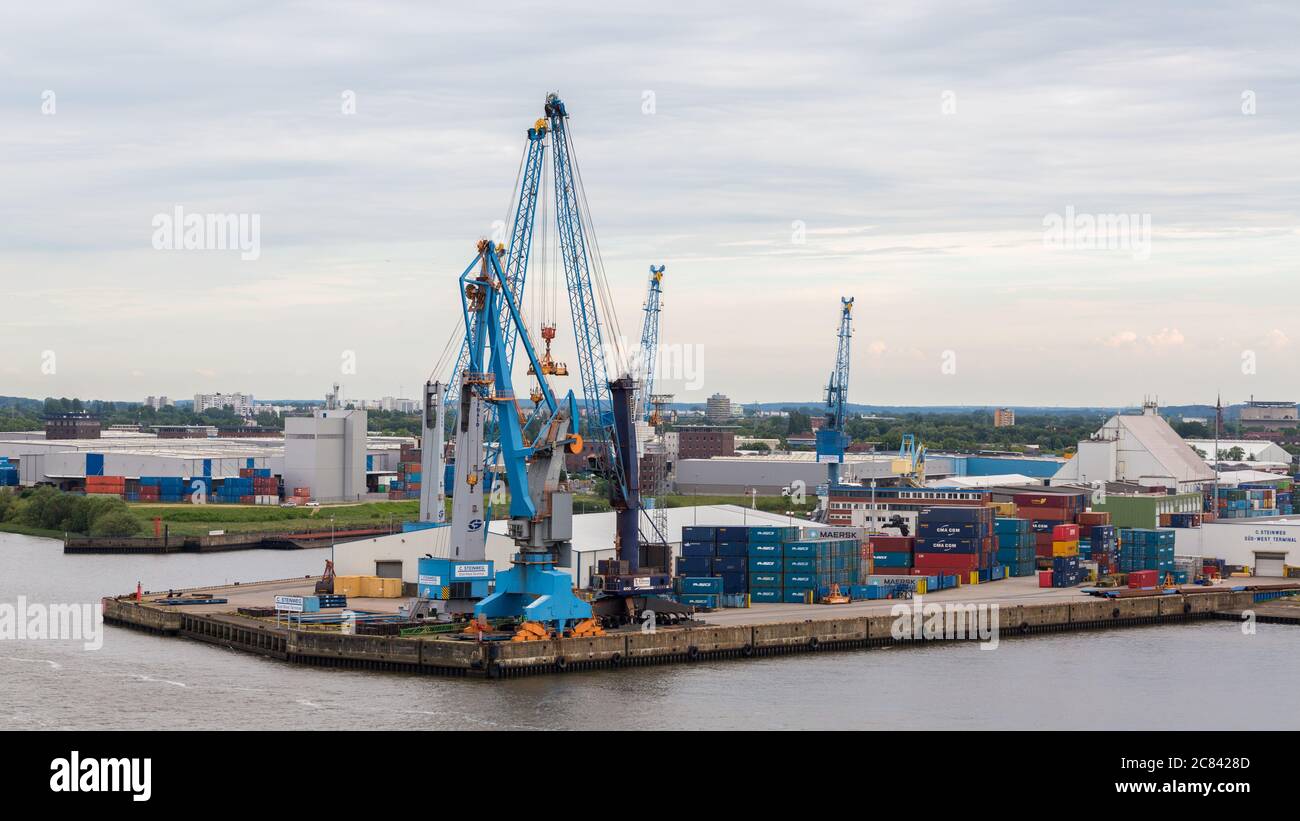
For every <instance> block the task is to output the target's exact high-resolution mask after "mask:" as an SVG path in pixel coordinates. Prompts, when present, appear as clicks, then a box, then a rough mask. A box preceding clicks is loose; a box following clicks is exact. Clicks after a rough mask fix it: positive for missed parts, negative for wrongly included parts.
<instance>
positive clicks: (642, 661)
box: [103, 591, 1255, 679]
mask: <svg viewBox="0 0 1300 821" xmlns="http://www.w3.org/2000/svg"><path fill="white" fill-rule="evenodd" d="M103 601H104V621H105V622H106V623H109V624H114V625H121V626H125V627H130V628H134V629H138V630H145V631H148V632H152V633H156V634H160V635H167V636H180V637H184V638H189V639H193V640H196V641H203V642H207V643H211V644H217V645H219V646H223V647H228V648H231V649H235V650H242V651H245V652H250V653H257V654H261V655H265V656H269V657H272V658H277V659H281V660H283V661H288V662H292V663H298V664H312V665H319V666H332V667H349V668H355V669H373V670H391V671H403V672H411V673H426V674H434V675H444V676H460V677H475V678H490V679H498V678H511V677H516V676H524V675H536V674H543V673H562V672H565V671H570V670H593V669H610V668H617V667H625V666H643V665H651V664H667V663H688V662H692V661H702V660H707V659H726V658H735V659H747V658H757V657H762V656H770V655H780V654H788V653H805V652H823V651H833V650H847V649H859V648H868V647H884V646H903V645H911V644H928V643H932V642H933V641H934V640H915V641H913V640H898V639H895V638H894V637H893V635H892V626H893V623H894V620H895V619H894V616H891V615H889V614H878V615H868V616H857V617H849V618H842V619H810V620H806V621H788V622H779V623H775V624H753V625H728V626H715V625H707V624H705V625H701V626H698V627H683V628H661V629H660V630H658V631H656V632H653V633H649V632H646V633H642V632H622V633H611V634H609V635H605V636H598V637H593V638H561V639H553V640H549V641H537V642H482V643H479V642H472V641H461V640H456V639H446V638H431V637H410V638H398V637H392V636H367V635H342V634H337V633H326V632H319V631H309V630H292V629H289V628H287V627H285V626H283V625H275V624H269V623H266V622H263V621H259V620H257V619H250V618H246V617H243V616H239V615H235V614H230V613H192V612H183V611H181V610H179V609H166V608H163V607H159V606H151V605H149V603H147V602H145V603H137V602H136V601H135V600H134V599H133V598H131V597H129V596H122V597H116V598H113V597H108V598H105V599H104V600H103ZM1254 605H1255V593H1253V592H1252V591H1218V592H1212V593H1197V594H1190V595H1189V594H1175V595H1164V596H1145V597H1129V598H1119V599H1090V600H1087V601H1078V602H1051V603H1043V604H1016V605H1007V606H1002V605H999V625H1000V627H999V629H1000V632H999V636H1000V637H1001V638H1007V637H1012V636H1018V635H1031V634H1034V633H1044V632H1061V631H1068V630H1094V629H1105V628H1117V627H1134V626H1140V625H1152V624H1166V623H1178V622H1185V621H1190V620H1200V619H1211V618H1219V619H1222V618H1225V617H1227V616H1228V615H1229V614H1239V613H1240V612H1241V611H1242V610H1245V609H1250V608H1252V607H1254ZM1236 617H1238V618H1239V617H1240V616H1239V615H1237V616H1236ZM939 641H963V640H962V639H949V640H942V639H941V640H939Z"/></svg>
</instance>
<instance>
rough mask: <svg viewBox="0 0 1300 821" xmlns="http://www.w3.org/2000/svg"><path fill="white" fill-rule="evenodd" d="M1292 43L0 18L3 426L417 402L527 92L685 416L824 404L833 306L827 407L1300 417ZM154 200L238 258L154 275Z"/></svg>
mask: <svg viewBox="0 0 1300 821" xmlns="http://www.w3.org/2000/svg"><path fill="white" fill-rule="evenodd" d="M1298 32H1300V7H1296V6H1294V5H1291V4H1279V3H1232V4H1227V3H1224V4H1219V5H1216V4H1209V3H1196V2H1191V3H1153V4H1140V5H1139V4H1131V3H1107V2H1097V3H1088V4H1078V3H1054V2H1034V3H1030V2H1006V3H1000V2H983V3H980V2H975V3H951V4H943V3H928V2H909V3H897V4H880V5H876V4H866V3H848V2H843V3H816V2H813V3H798V4H795V3H781V4H770V3H695V4H689V5H683V6H681V7H673V6H671V5H668V4H660V5H653V6H645V7H642V8H640V9H639V10H631V9H630V8H629V9H628V10H623V7H621V6H620V5H619V4H606V3H564V2H553V3H547V4H544V5H543V4H528V3H518V4H515V3H496V4H493V5H492V7H491V8H490V10H484V11H479V10H478V9H477V8H475V7H473V6H472V4H464V3H454V4H453V3H445V4H434V3H390V2H363V3H312V4H307V3H271V2H226V3H211V4H209V3H183V4H177V3H146V2H140V3H120V4H102V3H61V2H51V3H42V4H37V5H31V4H27V5H22V4H10V5H9V7H8V8H7V9H6V12H5V22H4V25H3V26H2V27H0V76H2V77H3V78H4V79H3V82H0V156H3V160H2V161H0V162H3V168H4V176H3V184H0V351H2V352H3V353H0V394H4V395H19V396H32V397H44V396H50V395H52V396H79V397H82V398H103V399H115V400H132V401H141V400H143V399H144V397H145V396H147V395H159V394H162V395H167V396H169V397H171V398H173V399H177V398H190V397H192V396H193V395H194V394H195V393H200V392H202V393H210V392H217V391H223V392H232V391H243V392H248V393H252V394H254V395H255V396H257V397H259V398H265V399H271V398H289V397H292V398H316V397H321V396H323V395H324V393H325V392H326V390H327V389H328V388H329V386H330V384H331V383H332V382H336V381H337V382H339V383H341V384H342V386H343V395H344V396H345V397H347V398H354V399H362V398H378V397H381V396H389V395H403V396H410V397H416V396H419V395H420V385H421V384H422V383H423V382H424V381H425V380H426V379H427V378H429V377H430V376H431V375H439V376H442V377H444V378H445V377H447V376H448V375H449V370H450V369H449V368H448V367H446V365H445V363H444V366H443V368H442V370H441V372H440V373H437V374H435V369H436V366H437V365H438V363H439V362H440V359H442V360H445V357H443V356H442V354H443V352H444V349H445V348H446V346H447V344H448V341H449V340H451V339H454V338H455V335H456V334H458V333H459V331H458V328H457V325H458V323H459V315H460V305H459V296H458V292H457V284H456V280H457V277H458V276H459V274H460V272H461V271H462V270H463V269H464V268H465V266H466V265H467V264H468V263H469V262H470V260H471V259H472V258H473V256H474V245H475V242H476V241H477V240H478V238H480V237H482V236H491V235H492V234H493V231H494V223H497V225H496V230H499V225H500V223H499V222H498V221H501V220H505V219H507V217H508V213H509V206H510V202H511V200H512V197H513V189H514V184H515V179H516V175H517V171H518V168H519V163H520V158H521V156H522V154H523V151H524V145H525V140H526V138H525V131H526V129H527V128H528V127H529V126H531V125H532V123H533V121H534V120H535V119H536V118H538V117H540V116H541V113H542V104H543V101H544V98H545V96H546V94H547V93H548V92H552V91H555V92H558V93H560V95H561V96H562V97H563V98H564V100H565V101H566V103H567V105H568V110H569V113H570V115H571V116H570V120H569V127H570V130H571V134H572V136H573V141H574V150H575V153H576V157H577V160H578V163H579V166H580V169H581V172H582V177H583V181H584V187H585V190H586V194H587V199H588V203H589V206H590V211H591V216H592V220H593V223H594V227H595V232H596V237H597V239H598V241H599V248H600V251H601V259H602V262H603V269H604V272H605V279H606V281H607V283H608V296H609V300H610V302H611V304H612V305H613V306H614V307H615V309H616V314H617V326H616V327H615V326H614V324H613V323H612V322H608V323H607V325H606V336H607V337H621V338H623V339H624V340H625V341H624V342H623V343H622V345H621V347H622V348H624V349H626V350H632V349H635V348H636V346H637V344H638V340H639V336H640V326H641V321H642V315H643V311H642V302H643V300H644V295H645V287H646V279H647V273H648V267H649V266H650V265H651V264H663V265H665V266H666V272H665V275H664V280H663V288H664V304H663V313H662V320H661V333H660V341H661V345H662V346H663V347H662V352H661V355H660V356H661V362H662V367H661V369H660V371H659V375H658V377H657V382H656V390H657V391H662V392H666V393H673V394H674V395H675V396H676V399H677V400H678V401H703V400H704V399H705V398H706V397H707V396H709V395H710V394H713V393H715V392H721V393H723V394H726V395H728V396H730V397H731V398H732V399H733V401H736V402H755V401H783V400H789V401H796V400H797V401H815V400H817V399H818V398H819V397H820V396H821V391H822V389H823V387H824V385H825V382H826V380H827V378H828V376H829V374H830V371H831V368H832V365H833V359H834V353H835V345H836V329H837V326H838V321H839V313H840V300H841V297H843V296H852V297H854V299H855V307H854V313H853V326H854V335H853V338H852V343H851V344H852V349H851V350H852V371H851V374H852V375H851V380H850V385H849V391H848V397H849V399H850V401H852V402H861V403H868V404H879V405H905V404H907V405H910V404H943V405H953V404H969V405H1001V404H1015V405H1092V406H1102V407H1111V406H1120V405H1133V404H1136V403H1139V402H1140V401H1141V400H1142V398H1143V396H1145V395H1156V396H1159V398H1160V399H1161V401H1164V402H1168V403H1171V404H1175V403H1177V404H1181V403H1189V402H1211V403H1212V402H1213V401H1214V397H1215V394H1216V393H1222V395H1223V397H1224V399H1225V400H1227V401H1234V402H1239V401H1243V400H1245V399H1247V398H1249V397H1250V396H1252V395H1253V396H1255V397H1256V398H1260V399H1296V398H1300V396H1297V391H1296V390H1295V389H1294V385H1295V382H1296V379H1295V377H1296V375H1297V371H1296V367H1295V364H1294V363H1295V359H1296V355H1297V350H1298V348H1297V346H1300V328H1297V326H1296V319H1295V317H1296V314H1297V311H1296V309H1297V307H1300V299H1297V297H1296V296H1295V294H1296V285H1295V282H1296V277H1295V275H1296V273H1297V263H1298V262H1300V220H1298V212H1300V141H1298V139H1297V137H1298V131H1300V129H1298V126H1300V49H1297V48H1296V46H1295V44H1296V36H1297V33H1298ZM178 208H179V209H181V212H182V214H197V215H209V214H216V215H219V214H235V215H242V216H243V217H244V219H245V220H246V224H247V225H249V226H250V228H251V225H252V224H253V221H254V220H255V221H256V224H257V226H258V228H259V231H258V235H257V243H256V248H255V251H256V253H250V251H251V250H252V249H253V248H254V246H253V244H252V243H251V242H246V243H245V247H244V250H243V252H241V249H240V248H239V247H230V248H221V247H205V248H196V249H177V248H172V249H168V248H167V247H166V244H165V242H163V241H162V240H161V239H160V231H161V233H162V234H165V235H166V236H167V237H170V236H171V235H170V234H167V233H166V229H165V226H166V221H165V220H166V218H168V217H170V216H171V215H174V214H175V213H176V209H178ZM542 210H545V212H546V213H545V214H544V215H543V216H546V215H549V216H550V217H551V220H552V221H553V215H554V209H553V208H550V207H547V208H546V209H540V208H539V212H540V211H542ZM160 219H161V220H163V222H161V223H160V222H159V220H160ZM539 219H540V217H539ZM160 225H161V226H163V228H161V229H160V227H159V226H160ZM1089 226H1102V227H1101V228H1100V229H1099V230H1098V231H1096V232H1094V233H1092V234H1089ZM553 230H554V229H553V228H552V229H551V231H552V232H553ZM539 236H540V235H539ZM245 239H246V240H251V237H250V236H248V235H246V236H245ZM549 242H550V244H549V245H548V248H553V247H554V240H553V238H552V239H551V240H549ZM219 244H220V243H219V242H216V241H214V240H212V239H209V241H208V245H209V246H211V245H219ZM158 246H162V247H158ZM539 247H540V245H539ZM546 256H547V255H545V254H542V253H540V252H539V251H535V253H534V260H535V261H538V260H541V259H543V258H545V257H546ZM252 257H255V258H252ZM558 269H559V266H558V265H556V264H555V263H554V260H553V259H552V260H549V263H548V264H546V265H543V264H542V263H541V262H537V264H535V265H534V266H533V267H532V268H531V269H530V279H529V282H530V293H534V292H535V293H536V294H540V293H541V289H540V284H541V283H543V282H550V283H551V292H552V293H555V292H557V291H558V290H562V287H561V285H560V283H561V282H562V275H560V274H559V273H558ZM534 284H536V285H538V286H539V287H537V288H534V287H533V285H534ZM538 299H540V297H537V296H530V297H528V298H526V307H527V308H528V310H529V311H530V320H533V319H535V318H536V316H538V315H540V314H541V313H542V311H541V309H540V307H539V305H538V302H537V300H538ZM566 304H567V303H561V304H560V306H559V313H560V315H561V316H560V322H559V325H560V327H559V330H558V333H557V340H556V355H557V358H560V359H563V360H566V361H567V362H569V363H570V365H571V371H572V372H573V373H574V374H575V377H573V378H572V379H571V380H570V381H572V382H573V383H574V384H575V386H576V383H577V379H576V373H577V368H576V367H575V366H576V363H577V354H576V352H575V351H574V348H573V344H572V332H571V327H570V325H569V323H568V321H567V320H566V319H564V317H565V316H567V307H565V306H566ZM534 324H535V323H534ZM619 331H621V333H618V332H619ZM532 332H533V333H536V328H533V329H532ZM521 380H522V377H521ZM561 384H563V383H561Z"/></svg>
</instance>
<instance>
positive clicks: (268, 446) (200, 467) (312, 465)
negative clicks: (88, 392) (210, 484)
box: [0, 411, 411, 499]
mask: <svg viewBox="0 0 1300 821" xmlns="http://www.w3.org/2000/svg"><path fill="white" fill-rule="evenodd" d="M331 413H333V414H346V413H350V412H348V411H334V412H331ZM352 424H353V427H352V428H351V430H352V438H351V439H350V440H349V439H347V438H334V437H336V436H339V435H341V434H342V433H343V432H344V431H345V427H344V426H342V424H341V423H339V422H336V420H335V419H333V418H330V419H329V420H328V421H327V422H325V423H322V427H320V428H319V431H318V430H317V428H316V426H315V423H314V422H313V420H312V419H311V418H304V419H301V420H298V421H295V422H294V429H295V431H296V432H298V433H313V432H319V433H321V434H322V436H321V438H319V439H306V440H303V439H299V440H295V443H294V446H292V447H289V448H287V447H286V444H287V443H286V440H285V439H283V438H274V439H272V438H261V437H251V438H242V437H236V438H208V437H206V436H205V437H203V438H201V439H188V438H182V439H172V438H165V437H160V436H156V435H153V434H147V433H131V432H120V431H105V432H104V436H103V438H100V439H55V440H49V439H46V438H45V437H44V436H43V435H40V434H39V433H34V432H23V433H0V457H5V458H7V459H9V461H11V462H14V463H17V464H18V467H19V483H20V484H22V485H25V486H31V485H38V484H50V485H54V486H56V487H60V488H63V489H65V490H77V489H80V488H81V487H83V486H84V483H85V479H86V477H87V476H123V477H126V478H128V479H138V478H140V477H141V476H175V477H181V478H191V477H196V476H207V477H210V478H212V479H226V478H232V477H237V476H239V471H240V470H242V469H246V468H256V469H265V470H269V471H270V472H271V474H272V475H273V476H284V477H285V485H286V487H287V488H293V487H308V488H312V490H313V494H314V495H315V494H317V493H318V491H317V489H316V486H315V485H313V484H308V483H307V482H301V483H297V484H295V483H294V481H293V480H294V478H298V479H302V478H305V477H306V476H309V475H310V476H311V477H312V478H313V479H314V480H316V481H319V482H323V483H324V484H323V485H322V486H321V488H320V492H322V493H324V494H331V495H328V496H325V495H320V496H317V498H318V499H332V498H342V497H341V494H343V493H344V492H345V490H344V481H345V480H344V476H343V471H344V468H343V465H344V464H345V460H344V455H345V454H344V452H343V451H344V448H345V446H346V447H347V448H348V449H349V450H348V454H350V457H351V458H350V461H348V462H346V464H348V473H349V476H350V484H349V487H350V488H351V489H350V490H347V491H346V492H348V493H357V492H358V491H357V490H356V487H357V486H358V484H359V485H360V487H361V488H362V490H361V491H360V492H361V493H365V491H366V489H367V488H368V487H369V486H374V485H375V484H376V483H377V481H378V479H379V478H380V477H383V476H387V475H393V474H395V472H396V470H397V467H398V463H399V462H400V460H401V446H402V443H408V444H409V443H410V442H411V439H410V438H409V437H401V436H367V435H365V434H364V430H365V423H364V421H361V420H354V421H353V423H352ZM358 424H360V430H361V432H362V435H361V437H360V439H359V441H360V442H361V448H362V449H361V451H360V454H359V456H358V453H357V450H356V448H357V441H358V438H357V436H356V431H357V425H358ZM300 427H302V428H303V429H301V430H300V429H299V428H300ZM287 450H292V451H294V453H293V455H292V456H291V457H287V455H286V451H287ZM331 460H332V461H331ZM331 464H332V465H335V466H336V470H337V473H336V475H333V476H331V473H332V472H334V471H335V469H333V468H330V467H329V465H331ZM357 464H359V465H360V474H358V473H357V472H356V470H355V466H356V465H357ZM384 498H387V497H386V496H385V497H384Z"/></svg>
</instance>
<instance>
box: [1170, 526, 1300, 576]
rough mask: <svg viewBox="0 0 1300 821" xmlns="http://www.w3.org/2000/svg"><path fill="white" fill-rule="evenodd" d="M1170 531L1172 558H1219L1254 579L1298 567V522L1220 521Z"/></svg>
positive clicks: (1299, 564) (1299, 536)
mask: <svg viewBox="0 0 1300 821" xmlns="http://www.w3.org/2000/svg"><path fill="white" fill-rule="evenodd" d="M1173 532H1174V555H1176V556H1195V557H1200V558H1206V559H1223V560H1224V561H1226V562H1227V563H1228V564H1229V565H1230V566H1231V565H1237V566H1241V567H1248V568H1250V569H1251V571H1252V572H1253V573H1254V574H1255V575H1256V576H1271V577H1276V576H1282V575H1285V568H1286V567H1288V566H1289V567H1300V519H1296V518H1279V519H1269V520H1260V519H1221V520H1219V521H1215V522H1206V523H1205V524H1203V525H1201V526H1200V527H1178V528H1173Z"/></svg>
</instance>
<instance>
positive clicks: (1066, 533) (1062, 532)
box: [1052, 525, 1079, 542]
mask: <svg viewBox="0 0 1300 821" xmlns="http://www.w3.org/2000/svg"><path fill="white" fill-rule="evenodd" d="M1078 540H1079V526H1078V525H1057V526H1056V527H1054V528H1052V541H1054V542H1075V541H1078Z"/></svg>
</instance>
